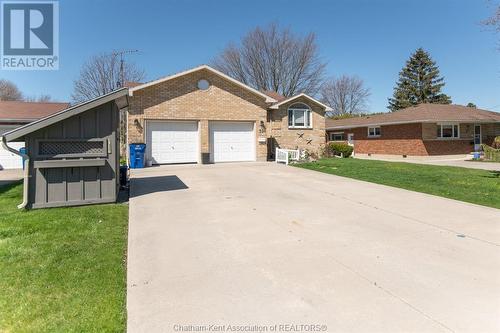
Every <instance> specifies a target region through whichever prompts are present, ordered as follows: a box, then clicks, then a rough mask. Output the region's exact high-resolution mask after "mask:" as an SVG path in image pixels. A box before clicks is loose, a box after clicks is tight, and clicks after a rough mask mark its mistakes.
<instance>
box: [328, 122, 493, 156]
mask: <svg viewBox="0 0 500 333" xmlns="http://www.w3.org/2000/svg"><path fill="white" fill-rule="evenodd" d="M437 125H438V124H437V123H414V124H399V125H387V126H380V127H381V136H380V137H377V138H369V137H368V128H367V127H359V128H351V129H343V130H330V131H328V132H329V133H330V132H343V133H344V134H345V136H346V137H347V134H348V133H353V134H354V152H355V153H357V154H383V155H408V156H430V155H454V154H468V153H470V152H471V151H473V150H474V142H473V140H474V123H461V124H460V138H459V139H440V138H438V137H437ZM481 126H482V139H483V143H486V144H491V142H492V141H493V139H494V137H495V136H497V135H500V124H482V125H481Z"/></svg>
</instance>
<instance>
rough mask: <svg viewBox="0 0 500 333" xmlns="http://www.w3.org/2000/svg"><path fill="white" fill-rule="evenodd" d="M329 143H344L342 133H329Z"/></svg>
mask: <svg viewBox="0 0 500 333" xmlns="http://www.w3.org/2000/svg"><path fill="white" fill-rule="evenodd" d="M330 141H344V133H343V132H335V133H330Z"/></svg>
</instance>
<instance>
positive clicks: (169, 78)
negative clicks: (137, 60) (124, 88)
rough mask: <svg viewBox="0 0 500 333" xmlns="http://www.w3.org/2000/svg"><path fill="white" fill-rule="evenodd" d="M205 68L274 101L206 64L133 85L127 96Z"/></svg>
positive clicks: (269, 100) (268, 101) (272, 99)
mask: <svg viewBox="0 0 500 333" xmlns="http://www.w3.org/2000/svg"><path fill="white" fill-rule="evenodd" d="M203 69H204V70H207V71H210V72H212V73H213V74H216V75H218V76H220V77H222V78H223V79H226V80H228V81H231V82H232V83H234V84H236V85H238V86H240V87H242V88H244V89H246V90H248V91H251V92H253V93H254V94H256V95H258V96H260V97H262V98H264V99H265V101H266V103H275V102H276V100H275V99H274V98H272V97H269V96H267V95H266V94H264V93H261V92H260V91H258V90H255V89H253V88H252V87H249V86H247V85H246V84H244V83H242V82H240V81H238V80H235V79H233V78H232V77H230V76H228V75H226V74H224V73H222V72H219V71H218V70H216V69H214V68H212V67H210V66H208V65H201V66H198V67H195V68H192V69H189V70H187V71H183V72H180V73H177V74H174V75H170V76H165V77H163V78H161V79H158V80H154V81H151V82H148V83H144V84H141V85H138V86H136V87H133V88H129V90H128V91H129V96H133V95H134V91H136V90H141V89H144V88H147V87H150V86H154V85H155V84H158V83H162V82H165V81H169V80H172V79H175V78H178V77H180V76H184V75H187V74H191V73H194V72H197V71H200V70H203Z"/></svg>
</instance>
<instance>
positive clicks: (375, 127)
mask: <svg viewBox="0 0 500 333" xmlns="http://www.w3.org/2000/svg"><path fill="white" fill-rule="evenodd" d="M370 128H373V129H374V131H373V132H374V133H375V132H376V129H377V128H378V132H379V133H380V134H373V135H371V134H370ZM366 129H367V131H368V135H367V136H368V137H369V138H380V136H381V135H382V128H381V127H380V126H369V127H367V128H366Z"/></svg>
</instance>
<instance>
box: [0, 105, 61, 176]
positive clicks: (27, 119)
mask: <svg viewBox="0 0 500 333" xmlns="http://www.w3.org/2000/svg"><path fill="white" fill-rule="evenodd" d="M68 106H69V103H53V102H22V101H0V136H2V135H3V133H6V132H8V131H11V130H13V129H15V128H17V127H20V126H23V125H26V124H28V123H31V122H32V121H35V120H38V119H41V118H44V117H47V116H49V115H51V114H53V113H56V112H58V111H61V110H64V109H66V108H67V107H68ZM23 146H24V144H23V143H22V142H21V143H20V142H15V143H13V144H12V147H13V148H15V149H19V148H21V147H23ZM19 168H22V163H21V158H20V157H19V156H17V155H14V154H12V153H11V152H9V151H7V150H5V149H4V148H2V146H0V170H2V169H19Z"/></svg>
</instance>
